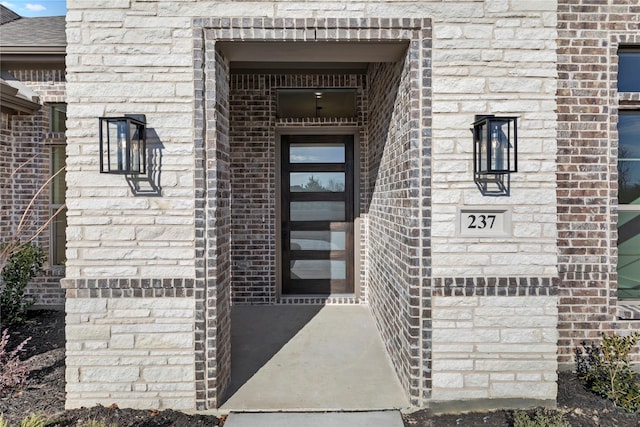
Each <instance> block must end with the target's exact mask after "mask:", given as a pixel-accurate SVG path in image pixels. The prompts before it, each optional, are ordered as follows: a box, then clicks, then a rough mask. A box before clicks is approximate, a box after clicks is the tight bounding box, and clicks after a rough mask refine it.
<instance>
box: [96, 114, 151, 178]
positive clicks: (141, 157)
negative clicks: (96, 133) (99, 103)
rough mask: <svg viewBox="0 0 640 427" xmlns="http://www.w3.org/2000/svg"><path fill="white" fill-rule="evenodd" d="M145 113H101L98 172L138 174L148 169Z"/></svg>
mask: <svg viewBox="0 0 640 427" xmlns="http://www.w3.org/2000/svg"><path fill="white" fill-rule="evenodd" d="M146 122H147V120H146V117H145V115H144V114H125V115H124V116H123V117H100V172H101V173H112V174H121V175H140V174H145V173H146V172H147V139H146V135H145V126H146Z"/></svg>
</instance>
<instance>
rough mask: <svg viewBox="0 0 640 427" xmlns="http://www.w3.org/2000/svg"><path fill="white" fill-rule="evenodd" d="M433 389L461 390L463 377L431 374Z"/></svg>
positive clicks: (453, 374) (437, 373)
mask: <svg viewBox="0 0 640 427" xmlns="http://www.w3.org/2000/svg"><path fill="white" fill-rule="evenodd" d="M433 387H434V388H463V387H464V376H463V375H462V374H459V373H440V372H434V373H433Z"/></svg>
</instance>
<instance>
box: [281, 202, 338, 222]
mask: <svg viewBox="0 0 640 427" xmlns="http://www.w3.org/2000/svg"><path fill="white" fill-rule="evenodd" d="M290 206H291V210H290V215H289V216H290V220H291V221H344V220H345V217H346V215H345V204H344V202H291V205H290Z"/></svg>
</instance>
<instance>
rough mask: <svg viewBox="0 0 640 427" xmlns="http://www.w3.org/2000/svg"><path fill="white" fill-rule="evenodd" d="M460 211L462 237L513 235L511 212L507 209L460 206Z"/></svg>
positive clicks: (459, 223)
mask: <svg viewBox="0 0 640 427" xmlns="http://www.w3.org/2000/svg"><path fill="white" fill-rule="evenodd" d="M458 212H459V215H458V234H459V235H460V236H461V237H466V236H469V237H507V236H510V235H511V212H510V211H509V210H507V209H500V208H497V209H471V208H469V209H467V208H460V209H459V211H458Z"/></svg>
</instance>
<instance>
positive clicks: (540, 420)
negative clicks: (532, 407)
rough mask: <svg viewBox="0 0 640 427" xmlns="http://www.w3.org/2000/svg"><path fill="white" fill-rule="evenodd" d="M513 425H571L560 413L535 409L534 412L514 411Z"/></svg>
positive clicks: (539, 426)
mask: <svg viewBox="0 0 640 427" xmlns="http://www.w3.org/2000/svg"><path fill="white" fill-rule="evenodd" d="M532 415H533V416H532ZM513 427H571V425H570V424H569V422H568V421H567V420H565V419H564V416H563V415H562V414H561V413H558V412H555V413H554V412H550V411H544V410H536V411H535V413H534V414H529V412H527V411H515V412H514V413H513Z"/></svg>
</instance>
